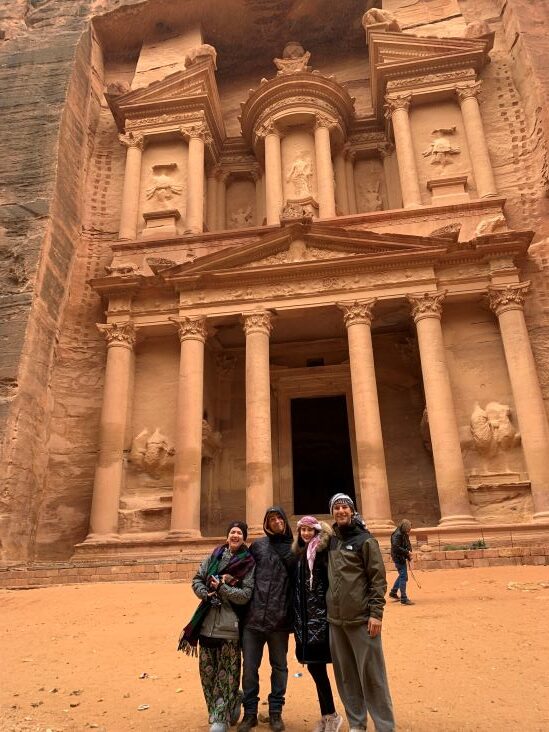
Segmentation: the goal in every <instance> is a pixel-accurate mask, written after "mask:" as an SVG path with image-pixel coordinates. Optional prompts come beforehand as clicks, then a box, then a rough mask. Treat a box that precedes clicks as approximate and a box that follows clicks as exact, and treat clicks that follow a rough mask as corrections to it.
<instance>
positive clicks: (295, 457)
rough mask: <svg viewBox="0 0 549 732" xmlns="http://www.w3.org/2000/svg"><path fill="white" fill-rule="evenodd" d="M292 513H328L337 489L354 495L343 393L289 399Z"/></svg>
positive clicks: (347, 423) (345, 404)
mask: <svg viewBox="0 0 549 732" xmlns="http://www.w3.org/2000/svg"><path fill="white" fill-rule="evenodd" d="M291 417H292V463H293V466H292V467H293V479H294V480H293V483H294V513H296V514H316V513H320V514H322V513H328V501H329V499H330V497H331V496H332V495H333V494H334V493H337V492H339V491H342V492H343V493H348V494H349V495H350V496H351V498H353V500H354V497H355V487H354V480H353V463H352V458H351V444H350V441H349V422H348V419H347V402H346V399H345V396H343V395H342V396H329V397H316V398H311V399H292V401H291Z"/></svg>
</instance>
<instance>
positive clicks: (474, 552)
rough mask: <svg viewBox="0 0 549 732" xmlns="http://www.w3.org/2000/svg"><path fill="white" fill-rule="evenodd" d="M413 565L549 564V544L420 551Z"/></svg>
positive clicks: (434, 566)
mask: <svg viewBox="0 0 549 732" xmlns="http://www.w3.org/2000/svg"><path fill="white" fill-rule="evenodd" d="M414 557H415V560H414V563H413V565H412V566H413V567H417V569H453V568H455V567H500V566H504V565H519V564H536V565H545V564H547V565H549V545H544V546H515V547H500V548H498V549H456V550H453V551H418V552H415V553H414Z"/></svg>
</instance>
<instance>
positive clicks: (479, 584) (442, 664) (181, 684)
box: [0, 567, 549, 732]
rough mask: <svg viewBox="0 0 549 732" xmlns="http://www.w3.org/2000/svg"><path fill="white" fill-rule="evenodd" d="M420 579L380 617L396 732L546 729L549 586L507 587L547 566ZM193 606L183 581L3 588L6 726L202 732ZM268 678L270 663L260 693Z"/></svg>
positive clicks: (0, 711) (293, 700) (303, 711)
mask: <svg viewBox="0 0 549 732" xmlns="http://www.w3.org/2000/svg"><path fill="white" fill-rule="evenodd" d="M416 575H417V577H418V579H419V581H420V583H421V585H422V589H421V590H419V589H417V588H415V587H414V586H413V585H411V586H410V594H411V596H412V597H413V599H414V600H416V601H417V604H416V605H415V606H413V607H402V606H401V605H400V604H395V603H393V602H389V604H388V607H387V610H386V614H385V621H384V630H383V636H384V647H385V658H386V662H387V666H388V672H389V679H390V684H391V691H392V695H393V701H394V705H395V712H396V717H397V728H398V730H399V731H400V732H404V731H405V730H414V732H416V731H417V732H467V731H470V730H483V731H484V730H494V731H495V730H497V731H498V732H501V731H502V730H520V731H521V732H538V731H539V732H541V731H542V730H549V670H548V669H549V664H548V658H549V589H540V590H538V591H530V592H526V591H523V590H510V589H508V588H507V584H508V582H510V581H516V582H521V583H524V582H538V581H547V580H549V568H547V567H496V568H491V569H462V570H447V571H435V572H416ZM391 577H394V575H391V576H390V578H391ZM195 604H196V601H195V598H194V596H193V595H192V593H191V591H190V588H189V585H188V584H184V585H183V584H161V583H121V584H96V585H80V586H77V585H73V586H64V587H51V588H44V589H35V590H28V591H8V590H1V591H0V633H1V634H2V636H1V637H2V640H1V643H0V729H1V730H2V732H6V731H8V730H9V731H12V730H13V731H15V730H17V731H20V730H28V731H30V730H33V731H36V732H38V731H40V732H45V731H46V730H51V731H52V732H58V731H59V730H89V729H97V730H108V731H109V732H124V731H125V730H136V731H137V730H159V731H160V730H169V731H170V732H175V731H176V730H177V731H178V732H179V731H181V730H185V731H188V732H206V731H207V730H208V725H207V723H206V722H207V720H206V714H205V706H204V701H203V697H202V691H201V687H200V682H199V679H198V668H197V662H196V659H191V658H188V657H187V656H183V655H182V654H181V653H177V652H176V650H175V649H176V642H177V637H178V635H179V631H180V628H181V627H182V625H184V624H185V623H186V622H187V620H188V617H189V616H190V614H191V612H192V610H193V609H194V606H195ZM289 656H290V658H289V666H290V679H289V684H288V695H287V704H286V708H285V714H284V716H285V719H286V723H287V729H288V730H294V731H298V730H299V731H303V732H305V731H306V730H309V729H311V728H312V726H313V724H314V721H315V720H316V718H317V717H318V708H317V702H316V696H315V693H314V687H313V683H312V680H311V679H310V677H308V674H307V671H306V669H304V668H302V667H301V666H299V665H298V663H297V661H296V660H295V658H294V654H293V649H292V650H291V652H290V654H289ZM143 673H146V674H148V676H147V677H145V678H140V675H141V674H143ZM301 673H302V675H297V674H301ZM267 679H268V668H267V666H266V665H265V664H264V666H263V667H262V692H263V697H262V698H265V697H266V694H267V691H268V682H267ZM334 688H335V686H334ZM145 704H146V705H148V708H147V709H145V710H143V711H139V710H138V708H139V707H140V706H141V705H145ZM338 708H339V709H340V711H342V709H341V704H340V703H339V700H338ZM261 709H262V710H266V706H262V707H261ZM267 729H268V727H266V726H264V725H261V726H260V727H259V728H258V732H261V730H265V731H266V730H267ZM343 729H344V730H346V729H347V728H346V726H345V727H344V728H343ZM370 729H372V725H371V723H370Z"/></svg>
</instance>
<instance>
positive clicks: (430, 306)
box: [406, 290, 446, 323]
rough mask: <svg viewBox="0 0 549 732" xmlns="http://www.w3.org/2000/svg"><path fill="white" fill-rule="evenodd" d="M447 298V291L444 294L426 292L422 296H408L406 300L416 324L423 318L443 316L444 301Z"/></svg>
mask: <svg viewBox="0 0 549 732" xmlns="http://www.w3.org/2000/svg"><path fill="white" fill-rule="evenodd" d="M445 297H446V290H444V291H443V292H424V293H423V294H422V295H406V299H407V300H408V302H409V303H410V305H411V308H412V317H413V319H414V323H417V322H419V321H420V320H422V318H438V319H439V320H440V317H441V315H442V301H443V300H444V298H445Z"/></svg>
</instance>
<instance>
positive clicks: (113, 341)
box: [96, 321, 136, 350]
mask: <svg viewBox="0 0 549 732" xmlns="http://www.w3.org/2000/svg"><path fill="white" fill-rule="evenodd" d="M96 325H97V329H98V330H99V331H100V333H103V335H104V336H105V340H106V341H107V348H111V347H112V346H122V347H123V348H129V349H130V350H131V349H132V348H133V347H134V345H135V338H136V334H135V328H134V325H133V323H132V322H131V321H126V322H124V323H108V324H107V323H97V324H96Z"/></svg>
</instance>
